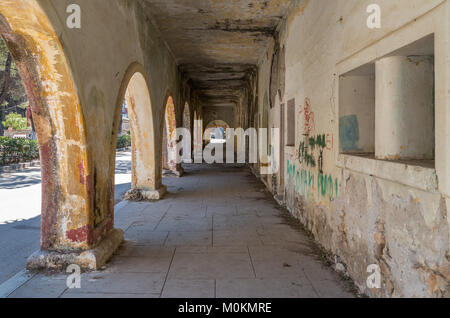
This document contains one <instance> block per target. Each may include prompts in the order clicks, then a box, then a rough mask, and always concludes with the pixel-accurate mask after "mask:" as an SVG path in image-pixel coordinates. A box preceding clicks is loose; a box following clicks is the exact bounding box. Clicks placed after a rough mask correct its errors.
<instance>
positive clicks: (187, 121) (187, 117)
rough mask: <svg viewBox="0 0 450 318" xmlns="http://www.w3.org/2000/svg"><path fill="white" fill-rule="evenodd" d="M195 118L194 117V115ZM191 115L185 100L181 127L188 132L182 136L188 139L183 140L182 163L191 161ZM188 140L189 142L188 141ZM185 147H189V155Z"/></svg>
mask: <svg viewBox="0 0 450 318" xmlns="http://www.w3.org/2000/svg"><path fill="white" fill-rule="evenodd" d="M194 120H195V117H194ZM192 126H193V125H192V116H191V109H190V106H189V103H188V102H186V103H185V104H184V110H183V128H185V129H187V130H188V131H189V134H186V135H184V136H183V138H189V139H190V140H184V144H183V152H182V155H183V162H184V163H192V150H193V148H192V145H193V143H192V139H193V131H192V130H193V128H192ZM189 141H190V142H189ZM186 147H190V148H191V149H190V155H189V154H188V153H186V152H185V149H186Z"/></svg>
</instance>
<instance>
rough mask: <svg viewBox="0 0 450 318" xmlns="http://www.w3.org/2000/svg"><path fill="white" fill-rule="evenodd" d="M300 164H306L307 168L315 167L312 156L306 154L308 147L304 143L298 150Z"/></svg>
mask: <svg viewBox="0 0 450 318" xmlns="http://www.w3.org/2000/svg"><path fill="white" fill-rule="evenodd" d="M298 153H299V160H300V163H303V162H304V163H306V165H307V166H308V167H313V168H315V167H316V160H315V159H314V156H313V155H312V154H310V153H309V152H308V147H307V146H306V144H305V143H304V142H301V143H300V147H299V150H298Z"/></svg>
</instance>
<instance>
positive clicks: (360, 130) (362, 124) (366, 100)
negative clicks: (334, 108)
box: [339, 63, 375, 154]
mask: <svg viewBox="0 0 450 318" xmlns="http://www.w3.org/2000/svg"><path fill="white" fill-rule="evenodd" d="M339 141H340V142H339V145H340V151H341V153H348V154H375V64H374V63H370V64H366V65H363V66H361V67H358V68H357V69H354V70H352V71H350V72H348V73H346V74H343V75H341V76H340V78H339Z"/></svg>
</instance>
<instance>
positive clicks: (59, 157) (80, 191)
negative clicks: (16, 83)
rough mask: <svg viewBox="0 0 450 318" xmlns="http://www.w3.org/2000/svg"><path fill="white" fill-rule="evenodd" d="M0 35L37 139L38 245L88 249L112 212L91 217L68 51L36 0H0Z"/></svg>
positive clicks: (91, 194) (87, 158)
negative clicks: (22, 90) (97, 218)
mask: <svg viewBox="0 0 450 318" xmlns="http://www.w3.org/2000/svg"><path fill="white" fill-rule="evenodd" d="M30 17H35V18H33V19H31V18H30ZM0 35H1V36H2V38H3V39H4V41H5V44H6V45H7V47H8V49H9V51H10V52H11V55H12V56H13V58H14V60H15V63H16V65H17V68H18V71H19V73H20V76H21V78H22V81H23V83H24V87H25V90H26V92H27V95H28V99H29V103H30V107H31V111H32V114H33V118H34V123H35V128H36V134H37V139H38V142H39V148H40V158H41V173H42V216H41V220H42V221H41V223H42V225H41V250H42V251H43V252H44V251H45V252H46V253H49V252H62V253H66V252H68V251H74V250H76V251H80V250H81V251H83V250H88V249H90V248H92V247H94V246H95V245H97V244H98V242H99V241H101V240H102V238H103V236H104V233H106V232H108V231H109V230H110V229H112V227H113V219H112V215H111V216H109V218H107V219H105V222H103V223H102V224H95V222H94V218H95V217H94V215H95V185H94V175H93V171H92V162H91V155H90V151H89V149H88V147H87V142H86V126H85V120H84V116H83V112H82V108H81V103H80V98H79V95H78V92H77V90H76V85H75V82H74V79H73V77H72V71H71V68H70V66H69V62H68V59H67V56H66V54H65V52H64V49H63V47H62V44H61V42H60V40H59V38H58V35H57V34H56V32H55V30H54V28H53V25H52V24H51V22H50V20H49V18H48V17H47V15H46V13H45V12H44V11H43V9H42V8H41V6H40V5H39V3H38V1H36V0H14V1H1V2H0ZM43 252H40V253H37V254H35V255H37V256H39V257H31V258H30V260H29V263H28V265H29V267H30V268H31V267H45V266H48V263H47V262H48V259H45V257H42V253H43ZM74 263H76V261H75V260H74ZM83 265H86V264H83Z"/></svg>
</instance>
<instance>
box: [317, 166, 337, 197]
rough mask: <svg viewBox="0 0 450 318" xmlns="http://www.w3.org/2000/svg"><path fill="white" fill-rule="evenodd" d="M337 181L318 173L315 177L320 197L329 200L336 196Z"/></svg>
mask: <svg viewBox="0 0 450 318" xmlns="http://www.w3.org/2000/svg"><path fill="white" fill-rule="evenodd" d="M338 189H339V185H338V180H337V179H334V180H333V177H332V176H331V175H326V174H323V173H319V174H318V176H317V191H318V193H319V195H321V196H322V197H328V198H329V199H330V200H331V199H333V198H335V197H337V196H338Z"/></svg>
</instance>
